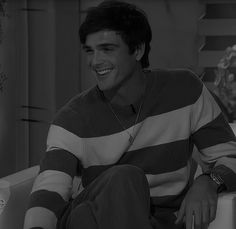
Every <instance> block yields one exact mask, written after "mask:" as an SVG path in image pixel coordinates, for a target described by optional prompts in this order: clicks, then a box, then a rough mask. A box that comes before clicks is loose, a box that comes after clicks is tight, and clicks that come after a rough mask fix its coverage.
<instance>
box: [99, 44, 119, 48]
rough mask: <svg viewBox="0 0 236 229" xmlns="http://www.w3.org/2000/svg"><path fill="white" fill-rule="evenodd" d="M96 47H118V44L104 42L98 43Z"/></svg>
mask: <svg viewBox="0 0 236 229" xmlns="http://www.w3.org/2000/svg"><path fill="white" fill-rule="evenodd" d="M98 47H101V48H103V47H119V45H118V44H114V43H104V44H99V45H98Z"/></svg>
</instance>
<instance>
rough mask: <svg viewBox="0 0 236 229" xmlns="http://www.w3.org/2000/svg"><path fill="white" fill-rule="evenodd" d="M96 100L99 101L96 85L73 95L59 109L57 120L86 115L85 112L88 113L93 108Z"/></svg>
mask: <svg viewBox="0 0 236 229" xmlns="http://www.w3.org/2000/svg"><path fill="white" fill-rule="evenodd" d="M94 101H98V93H97V92H96V87H95V86H94V87H91V88H89V89H87V90H85V91H83V92H81V93H79V94H77V95H75V96H74V97H72V98H71V99H70V100H69V101H68V102H67V103H66V104H65V105H64V106H62V107H61V108H60V109H59V110H58V111H57V113H56V115H55V120H57V119H74V118H76V119H77V118H82V117H83V116H84V115H86V114H84V113H88V112H89V110H90V109H92V104H94Z"/></svg>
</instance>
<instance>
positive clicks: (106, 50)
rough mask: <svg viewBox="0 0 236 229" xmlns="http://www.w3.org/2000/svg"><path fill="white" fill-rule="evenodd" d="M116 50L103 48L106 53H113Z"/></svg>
mask: <svg viewBox="0 0 236 229" xmlns="http://www.w3.org/2000/svg"><path fill="white" fill-rule="evenodd" d="M113 50H114V49H113V48H103V51H104V52H112V51H113Z"/></svg>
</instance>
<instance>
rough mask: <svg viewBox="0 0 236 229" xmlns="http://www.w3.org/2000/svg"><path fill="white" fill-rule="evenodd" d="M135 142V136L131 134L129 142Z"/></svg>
mask: <svg viewBox="0 0 236 229" xmlns="http://www.w3.org/2000/svg"><path fill="white" fill-rule="evenodd" d="M133 142H134V137H133V136H132V135H129V143H130V145H132V144H133Z"/></svg>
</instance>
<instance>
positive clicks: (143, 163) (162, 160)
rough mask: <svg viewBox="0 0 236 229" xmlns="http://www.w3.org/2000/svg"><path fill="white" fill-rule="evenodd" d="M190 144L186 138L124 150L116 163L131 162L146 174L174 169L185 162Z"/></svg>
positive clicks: (180, 166) (189, 152) (190, 148)
mask: <svg viewBox="0 0 236 229" xmlns="http://www.w3.org/2000/svg"><path fill="white" fill-rule="evenodd" d="M191 145H192V144H191V143H190V142H189V139H188V140H182V141H176V142H171V143H168V144H162V145H158V146H152V147H147V148H143V149H139V150H135V151H130V152H126V153H125V154H124V155H123V156H122V157H121V159H120V160H119V161H118V162H117V164H132V165H135V166H137V167H139V168H142V169H143V171H144V172H145V173H147V174H161V173H165V172H171V171H175V170H177V169H180V168H182V167H184V166H185V165H186V164H187V161H188V160H189V158H190V156H191V153H192V147H191ZM166 165H168V166H166Z"/></svg>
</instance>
